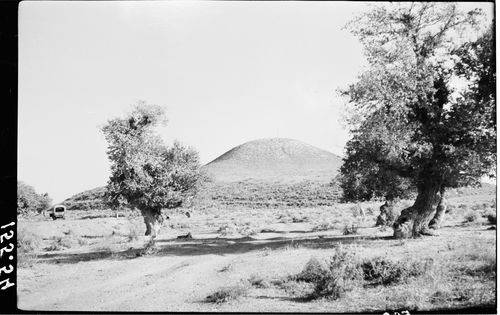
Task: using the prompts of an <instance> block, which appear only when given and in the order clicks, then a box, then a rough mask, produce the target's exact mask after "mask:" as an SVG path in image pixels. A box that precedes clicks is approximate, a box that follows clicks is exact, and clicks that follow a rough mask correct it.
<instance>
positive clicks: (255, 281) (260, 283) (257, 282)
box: [248, 274, 269, 288]
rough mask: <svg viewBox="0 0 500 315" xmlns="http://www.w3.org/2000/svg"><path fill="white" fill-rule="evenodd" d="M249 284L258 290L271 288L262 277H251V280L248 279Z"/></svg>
mask: <svg viewBox="0 0 500 315" xmlns="http://www.w3.org/2000/svg"><path fill="white" fill-rule="evenodd" d="M248 282H249V283H250V284H251V285H252V286H253V287H257V288H267V287H269V283H268V282H267V281H266V280H265V279H264V278H262V277H260V276H258V275H255V274H253V275H251V276H250V278H249V279H248Z"/></svg>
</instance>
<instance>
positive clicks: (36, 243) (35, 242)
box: [17, 228, 41, 253]
mask: <svg viewBox="0 0 500 315" xmlns="http://www.w3.org/2000/svg"><path fill="white" fill-rule="evenodd" d="M40 245H41V239H40V236H38V235H36V234H35V233H33V232H31V231H28V230H27V229H24V228H22V229H19V231H18V232H17V250H18V252H20V253H30V252H33V251H36V250H38V249H39V248H40Z"/></svg>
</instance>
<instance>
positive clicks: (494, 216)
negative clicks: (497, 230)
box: [486, 213, 497, 224]
mask: <svg viewBox="0 0 500 315" xmlns="http://www.w3.org/2000/svg"><path fill="white" fill-rule="evenodd" d="M486 218H487V219H488V222H489V223H490V224H497V214H496V213H490V214H488V215H487V216H486Z"/></svg>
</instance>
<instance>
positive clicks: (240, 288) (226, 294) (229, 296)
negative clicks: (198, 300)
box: [205, 283, 248, 304]
mask: <svg viewBox="0 0 500 315" xmlns="http://www.w3.org/2000/svg"><path fill="white" fill-rule="evenodd" d="M247 292H248V285H247V284H246V283H238V284H236V285H232V286H227V287H222V288H219V289H217V290H216V291H215V292H213V293H212V294H210V295H208V296H207V297H206V298H205V301H206V302H209V303H217V304H219V303H225V302H228V301H231V300H235V299H238V298H239V297H241V296H243V295H245V294H246V293H247Z"/></svg>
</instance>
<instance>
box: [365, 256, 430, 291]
mask: <svg viewBox="0 0 500 315" xmlns="http://www.w3.org/2000/svg"><path fill="white" fill-rule="evenodd" d="M432 263H433V261H432V259H426V260H423V261H417V260H412V259H408V260H402V261H392V260H388V259H386V258H385V257H375V258H374V259H372V260H366V261H364V262H363V263H361V269H362V270H363V278H364V280H366V281H369V282H370V283H371V284H373V285H380V284H382V285H390V284H395V283H400V282H405V281H407V280H408V279H409V278H414V277H418V276H421V275H423V274H425V273H426V272H427V271H428V270H429V268H430V266H431V265H432Z"/></svg>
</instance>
